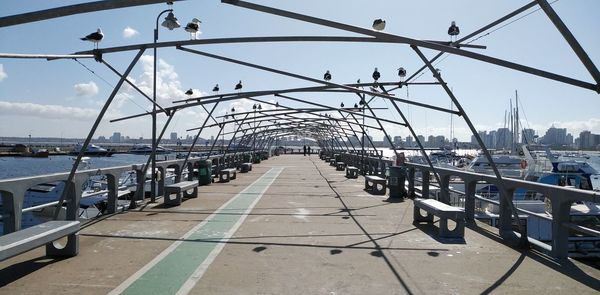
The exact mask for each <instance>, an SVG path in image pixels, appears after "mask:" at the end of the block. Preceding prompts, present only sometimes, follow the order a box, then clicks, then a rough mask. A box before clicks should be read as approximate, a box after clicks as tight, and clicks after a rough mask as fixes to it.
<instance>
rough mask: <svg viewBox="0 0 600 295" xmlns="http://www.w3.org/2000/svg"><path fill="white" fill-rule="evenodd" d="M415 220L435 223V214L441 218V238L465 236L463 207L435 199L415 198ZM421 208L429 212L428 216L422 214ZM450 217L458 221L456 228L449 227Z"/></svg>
mask: <svg viewBox="0 0 600 295" xmlns="http://www.w3.org/2000/svg"><path fill="white" fill-rule="evenodd" d="M414 205H415V207H414V214H413V215H414V222H428V223H433V216H434V215H435V216H438V217H439V218H440V233H439V236H440V237H441V238H464V236H465V210H464V209H463V208H458V207H453V206H450V205H448V204H444V203H442V202H440V201H437V200H434V199H421V198H416V199H414ZM421 209H423V210H425V211H426V212H427V215H426V216H423V215H421ZM448 219H452V220H453V221H454V222H456V227H455V228H454V230H450V229H449V228H448Z"/></svg>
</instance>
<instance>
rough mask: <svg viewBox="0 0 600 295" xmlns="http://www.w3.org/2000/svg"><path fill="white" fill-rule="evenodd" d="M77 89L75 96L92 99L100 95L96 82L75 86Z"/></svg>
mask: <svg viewBox="0 0 600 295" xmlns="http://www.w3.org/2000/svg"><path fill="white" fill-rule="evenodd" d="M73 88H74V89H75V95H77V96H82V97H92V96H94V95H96V94H98V85H96V83H94V81H90V82H89V83H79V84H75V86H73Z"/></svg>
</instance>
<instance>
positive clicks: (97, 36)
mask: <svg viewBox="0 0 600 295" xmlns="http://www.w3.org/2000/svg"><path fill="white" fill-rule="evenodd" d="M102 38H104V34H102V30H101V29H100V28H98V30H97V31H96V32H94V33H91V34H89V35H87V36H85V37H83V38H81V40H83V41H90V42H92V43H94V46H95V48H96V49H97V48H98V43H99V42H100V41H102Z"/></svg>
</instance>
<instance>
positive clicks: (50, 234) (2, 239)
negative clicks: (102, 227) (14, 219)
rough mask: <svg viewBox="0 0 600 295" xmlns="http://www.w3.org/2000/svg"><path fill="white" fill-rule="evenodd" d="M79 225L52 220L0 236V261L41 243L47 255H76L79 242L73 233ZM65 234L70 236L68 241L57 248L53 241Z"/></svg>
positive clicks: (72, 222)
mask: <svg viewBox="0 0 600 295" xmlns="http://www.w3.org/2000/svg"><path fill="white" fill-rule="evenodd" d="M79 226H80V223H79V221H74V220H68V221H65V220H53V221H48V222H44V223H42V224H38V225H35V226H32V227H28V228H26V229H22V230H19V231H16V232H13V233H9V234H6V235H3V236H0V261H3V260H5V259H8V258H11V257H13V256H17V255H19V254H21V253H25V252H27V251H29V250H33V249H35V248H37V247H40V246H43V245H46V255H47V256H76V255H77V254H78V253H79V243H78V237H77V236H75V233H77V232H78V231H79ZM71 235H72V236H71ZM65 236H70V237H69V242H68V243H67V245H66V247H64V248H62V249H59V248H60V247H56V246H55V245H54V243H53V242H54V241H56V240H58V239H60V238H62V237H65ZM69 243H70V244H69Z"/></svg>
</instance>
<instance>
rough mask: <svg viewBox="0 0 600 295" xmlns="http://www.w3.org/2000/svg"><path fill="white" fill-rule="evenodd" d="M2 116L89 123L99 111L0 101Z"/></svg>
mask: <svg viewBox="0 0 600 295" xmlns="http://www.w3.org/2000/svg"><path fill="white" fill-rule="evenodd" d="M0 114H3V115H11V116H30V117H36V118H40V117H41V118H46V119H67V120H68V119H71V120H78V121H89V120H91V119H94V118H95V117H96V116H97V114H98V111H97V110H94V109H84V108H77V107H66V106H60V105H42V104H35V103H28V102H7V101H0Z"/></svg>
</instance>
